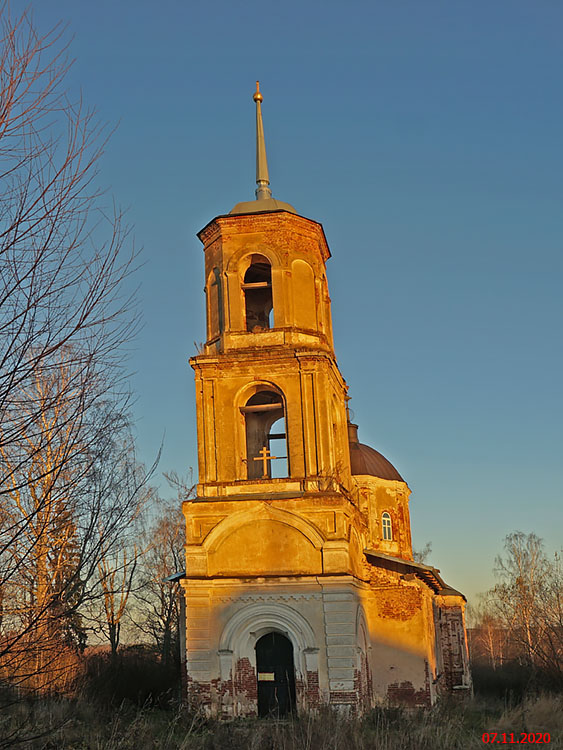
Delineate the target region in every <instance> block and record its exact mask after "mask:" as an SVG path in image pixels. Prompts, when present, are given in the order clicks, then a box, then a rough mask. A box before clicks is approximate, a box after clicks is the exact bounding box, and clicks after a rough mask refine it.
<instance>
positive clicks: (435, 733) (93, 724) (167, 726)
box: [0, 696, 563, 750]
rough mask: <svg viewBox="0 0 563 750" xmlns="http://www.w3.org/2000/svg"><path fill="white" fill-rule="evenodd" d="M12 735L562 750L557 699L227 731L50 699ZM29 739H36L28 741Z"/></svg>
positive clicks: (198, 745) (180, 746) (35, 745)
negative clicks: (514, 738)
mask: <svg viewBox="0 0 563 750" xmlns="http://www.w3.org/2000/svg"><path fill="white" fill-rule="evenodd" d="M14 731H15V732H16V733H17V735H18V737H19V740H20V742H18V744H17V745H16V747H20V748H23V750H440V749H441V748H444V749H446V748H447V750H457V749H458V748H459V750H472V749H473V748H484V747H485V744H484V743H483V741H482V734H483V732H489V731H498V732H514V733H515V735H516V734H517V733H519V732H520V731H530V732H531V731H534V732H550V734H551V737H552V739H551V742H550V744H549V745H544V747H546V748H550V750H552V749H554V748H560V749H561V748H563V744H562V742H561V738H562V734H563V697H561V696H544V697H540V698H530V699H527V700H525V701H523V702H522V703H521V704H520V705H518V706H515V707H512V708H507V707H505V706H504V705H503V704H502V703H497V704H494V705H493V704H491V703H488V704H485V703H483V702H480V701H478V700H475V701H472V702H469V703H467V704H464V705H459V704H457V705H454V704H447V703H443V704H441V705H438V706H436V707H435V708H433V709H432V710H429V711H423V710H419V711H415V712H409V711H406V710H402V709H397V708H381V709H377V710H374V711H372V712H371V713H370V714H368V715H367V716H366V717H364V718H363V719H361V720H347V719H343V718H341V717H339V716H338V715H337V714H335V713H334V712H331V711H323V712H322V713H321V714H320V715H318V716H315V717H298V718H293V719H290V720H287V721H283V722H273V721H258V720H245V721H235V722H230V723H217V722H211V721H205V720H204V719H202V718H201V717H198V716H193V715H189V714H188V713H187V712H185V711H180V712H173V711H164V710H159V709H155V708H144V709H141V710H138V709H131V708H127V707H125V706H122V707H121V708H120V709H118V710H114V711H109V710H102V709H100V708H99V707H97V706H96V705H95V704H93V703H92V702H88V701H86V700H76V701H68V700H67V701H64V700H55V699H53V700H43V701H41V702H33V703H27V704H25V703H20V704H17V705H14V706H13V707H12V708H11V709H10V710H9V711H7V712H4V713H3V715H2V716H1V717H0V737H1V738H4V742H3V741H2V739H0V748H1V747H11V746H13V742H12V741H10V740H8V742H6V738H8V737H9V736H10V734H11V733H12V732H14ZM34 734H35V735H39V736H36V737H35V738H34V739H31V738H30V737H31V736H32V735H34ZM518 736H519V735H518ZM24 737H27V738H29V739H27V740H26V739H24ZM14 739H16V737H15V736H13V737H12V740H14ZM520 747H527V745H520ZM530 747H531V745H530Z"/></svg>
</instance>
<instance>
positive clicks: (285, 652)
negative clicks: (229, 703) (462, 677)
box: [256, 633, 295, 717]
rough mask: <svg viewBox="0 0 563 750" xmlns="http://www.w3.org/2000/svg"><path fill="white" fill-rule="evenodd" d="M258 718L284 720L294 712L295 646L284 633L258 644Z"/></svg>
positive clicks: (269, 636)
mask: <svg viewBox="0 0 563 750" xmlns="http://www.w3.org/2000/svg"><path fill="white" fill-rule="evenodd" d="M256 668H257V672H258V716H276V717H277V716H285V715H286V714H288V713H290V711H293V710H294V708H295V670H294V668H293V646H292V645H291V641H290V640H289V639H288V638H286V637H285V636H284V635H282V634H281V633H267V634H266V635H263V636H262V638H260V639H259V640H258V642H257V643H256Z"/></svg>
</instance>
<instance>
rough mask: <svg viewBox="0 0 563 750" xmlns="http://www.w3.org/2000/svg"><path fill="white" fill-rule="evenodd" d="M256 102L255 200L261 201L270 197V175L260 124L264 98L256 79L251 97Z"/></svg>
mask: <svg viewBox="0 0 563 750" xmlns="http://www.w3.org/2000/svg"><path fill="white" fill-rule="evenodd" d="M252 98H253V99H254V101H255V102H256V184H257V185H258V187H257V188H256V200H257V201H262V200H266V199H268V198H271V197H272V191H271V190H270V177H269V175H268V160H267V159H266V141H265V140H264V125H263V124H262V107H261V103H262V101H263V99H264V97H263V96H262V94H261V93H260V83H259V81H256V92H255V94H254V96H253V97H252Z"/></svg>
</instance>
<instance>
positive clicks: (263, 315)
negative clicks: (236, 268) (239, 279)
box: [242, 255, 274, 331]
mask: <svg viewBox="0 0 563 750" xmlns="http://www.w3.org/2000/svg"><path fill="white" fill-rule="evenodd" d="M242 289H243V292H244V308H245V317H246V330H247V331H256V330H264V329H268V328H273V325H274V322H273V310H272V308H273V299H272V267H271V265H270V261H269V260H268V258H266V257H265V256H264V255H253V256H252V258H251V262H250V266H249V267H248V268H247V270H246V273H245V274H244V279H243V284H242Z"/></svg>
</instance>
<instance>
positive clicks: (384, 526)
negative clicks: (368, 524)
mask: <svg viewBox="0 0 563 750" xmlns="http://www.w3.org/2000/svg"><path fill="white" fill-rule="evenodd" d="M381 531H382V535H383V539H385V540H386V541H389V542H390V541H391V540H392V539H393V529H392V527H391V516H390V515H389V513H387V511H385V513H382V514H381Z"/></svg>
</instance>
